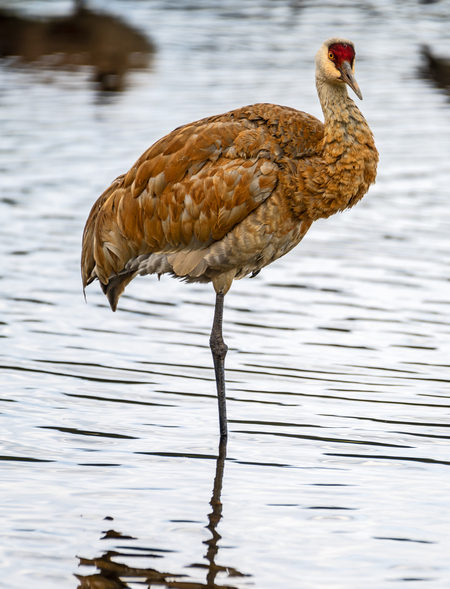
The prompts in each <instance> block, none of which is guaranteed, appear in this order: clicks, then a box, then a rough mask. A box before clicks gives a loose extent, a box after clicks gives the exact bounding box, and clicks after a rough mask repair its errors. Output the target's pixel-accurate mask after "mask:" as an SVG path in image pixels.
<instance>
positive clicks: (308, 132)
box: [82, 38, 378, 440]
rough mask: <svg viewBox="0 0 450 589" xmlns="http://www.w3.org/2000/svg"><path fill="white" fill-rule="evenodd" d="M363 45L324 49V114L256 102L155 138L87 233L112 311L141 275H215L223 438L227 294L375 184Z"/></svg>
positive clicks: (88, 260) (88, 256) (96, 210)
mask: <svg viewBox="0 0 450 589" xmlns="http://www.w3.org/2000/svg"><path fill="white" fill-rule="evenodd" d="M354 63H355V48H354V45H353V43H352V42H351V41H348V40H347V39H341V38H332V39H328V40H327V41H325V43H324V44H323V45H322V47H321V48H320V49H319V51H318V52H317V55H316V86H317V92H318V95H319V99H320V104H321V106H322V110H323V114H324V118H325V122H324V123H321V122H320V121H319V120H318V119H316V118H315V117H313V116H311V115H309V114H306V113H304V112H301V111H298V110H295V109H293V108H289V107H286V106H278V105H274V104H254V105H251V106H246V107H243V108H239V109H236V110H233V111H230V112H227V113H225V114H222V115H217V116H212V117H208V118H206V119H202V120H200V121H197V122H194V123H190V124H188V125H185V126H183V127H179V128H178V129H175V130H174V131H172V132H171V133H169V134H168V135H166V136H165V137H163V138H162V139H160V140H159V141H157V142H156V143H155V144H154V145H152V146H151V147H150V148H149V149H148V150H147V151H146V152H145V153H144V154H143V155H142V156H141V157H140V158H139V159H138V161H137V162H136V163H135V164H134V166H133V167H132V168H131V169H130V170H129V172H128V173H127V174H124V175H122V176H119V177H118V178H117V179H116V180H114V182H113V183H112V184H111V186H110V187H109V188H108V189H107V190H106V191H105V192H104V193H103V194H102V195H101V196H100V198H99V199H98V200H97V202H96V203H95V204H94V206H93V208H92V210H91V213H90V215H89V218H88V220H87V223H86V227H85V229H84V234H83V252H82V277H83V286H84V287H86V286H87V285H88V284H90V283H91V282H93V281H94V280H95V279H98V280H99V281H100V286H101V287H102V290H103V292H104V293H105V294H106V296H107V297H108V300H109V303H110V305H111V308H112V310H113V311H115V310H116V307H117V302H118V300H119V297H120V296H121V294H122V293H123V291H124V290H125V287H126V286H127V284H128V283H129V282H130V281H131V280H133V278H135V277H136V276H137V275H138V274H140V275H141V276H143V275H146V274H158V276H161V274H166V273H168V274H170V275H172V276H174V277H176V278H181V279H182V280H185V281H186V282H212V283H213V286H214V289H215V292H216V306H215V313H214V321H213V327H212V331H211V338H210V346H211V351H212V355H213V360H214V368H215V374H216V384H217V394H218V401H219V421H220V434H221V439H222V440H225V439H226V437H227V419H226V398H225V355H226V353H227V346H226V345H225V343H224V341H223V338H222V316H223V302H224V297H225V295H226V293H227V292H228V290H229V289H230V287H231V284H232V282H233V280H239V279H240V278H244V276H248V275H251V276H255V275H256V274H258V272H260V270H261V269H262V268H264V267H265V266H267V265H268V264H270V263H272V262H274V261H275V260H277V259H278V258H280V257H281V256H283V255H284V254H287V253H288V252H289V251H290V250H291V249H292V248H294V247H295V246H296V245H297V244H298V243H299V242H300V241H301V240H302V239H303V237H304V236H305V234H306V232H307V231H308V229H309V228H310V226H311V224H312V223H313V222H314V221H316V220H317V219H320V218H325V217H329V216H330V215H333V214H335V213H337V212H339V211H343V210H344V209H347V208H350V207H352V206H354V205H355V204H356V203H357V202H358V201H359V200H360V199H361V198H362V197H363V196H364V194H365V193H366V192H367V190H368V189H369V186H370V185H371V184H372V183H373V182H374V181H375V177H376V168H377V162H378V152H377V150H376V148H375V143H374V140H373V135H372V132H371V130H370V128H369V126H368V124H367V123H366V120H365V119H364V117H363V115H362V114H361V112H360V110H359V109H358V107H357V106H356V104H355V103H354V102H353V100H352V99H351V98H349V96H348V94H347V85H348V86H350V88H351V89H352V90H353V91H354V92H355V94H356V95H357V96H358V98H360V99H362V95H361V92H360V90H359V87H358V84H357V83H356V80H355V77H354Z"/></svg>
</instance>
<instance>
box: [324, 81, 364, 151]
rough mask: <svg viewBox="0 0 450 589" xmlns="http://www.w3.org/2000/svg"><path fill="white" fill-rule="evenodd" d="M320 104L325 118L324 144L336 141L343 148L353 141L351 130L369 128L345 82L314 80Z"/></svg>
mask: <svg viewBox="0 0 450 589" xmlns="http://www.w3.org/2000/svg"><path fill="white" fill-rule="evenodd" d="M316 85H317V92H318V94H319V100H320V105H321V107H322V112H323V116H324V118H325V137H326V145H325V147H327V146H328V145H330V144H331V143H333V142H335V141H338V142H339V144H340V145H341V148H342V149H343V150H345V148H346V147H347V146H348V145H351V144H352V143H353V141H354V138H353V133H352V131H354V130H356V128H358V127H362V128H364V130H365V129H367V131H369V133H370V129H369V127H368V125H367V123H366V120H365V119H364V117H363V115H362V114H361V111H360V110H359V108H358V107H357V106H356V104H355V103H354V102H353V100H352V99H351V98H350V97H349V95H348V92H347V86H346V85H345V84H329V83H323V82H322V83H321V82H320V81H319V80H317V81H316Z"/></svg>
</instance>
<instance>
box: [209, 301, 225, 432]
mask: <svg viewBox="0 0 450 589" xmlns="http://www.w3.org/2000/svg"><path fill="white" fill-rule="evenodd" d="M224 298H225V295H224V294H223V292H218V293H217V295H216V308H215V310H214V322H213V326H212V331H211V337H210V339H209V345H210V347H211V352H212V355H213V360H214V370H215V372H216V385H217V398H218V401H219V425H220V438H221V439H226V438H227V436H228V431H227V405H226V396H225V356H226V355H227V351H228V347H227V345H226V344H225V342H224V341H223V337H222V318H223V299H224Z"/></svg>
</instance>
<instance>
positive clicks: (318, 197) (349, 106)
mask: <svg viewBox="0 0 450 589" xmlns="http://www.w3.org/2000/svg"><path fill="white" fill-rule="evenodd" d="M316 84H317V91H318V94H319V99H320V103H321V106H322V110H323V114H324V117H325V124H324V136H323V139H322V142H321V150H320V151H321V163H320V165H318V166H317V167H316V169H315V173H314V179H313V181H312V183H311V184H310V187H311V192H310V195H311V199H310V202H309V206H308V209H309V211H308V212H309V216H310V217H311V218H312V220H315V219H318V218H320V217H329V216H330V215H333V214H334V213H337V212H338V211H343V210H344V209H346V208H349V207H352V206H353V205H355V204H356V203H357V202H358V201H359V200H360V199H361V198H362V197H363V196H364V194H365V193H366V192H367V190H368V188H369V186H370V184H372V183H373V182H374V181H375V176H376V167H377V162H378V152H377V150H376V148H375V143H374V140H373V135H372V132H371V130H370V128H369V126H368V124H367V122H366V120H365V119H364V117H363V115H362V114H361V111H360V110H359V108H358V107H357V106H356V104H355V103H354V102H353V100H352V99H351V98H350V97H349V96H348V94H347V87H346V86H345V85H344V84H333V85H332V84H329V83H328V84H327V83H321V82H320V80H318V81H317V82H316Z"/></svg>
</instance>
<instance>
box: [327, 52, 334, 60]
mask: <svg viewBox="0 0 450 589" xmlns="http://www.w3.org/2000/svg"><path fill="white" fill-rule="evenodd" d="M328 57H329V58H330V59H334V53H333V52H332V51H330V53H329V54H328Z"/></svg>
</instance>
